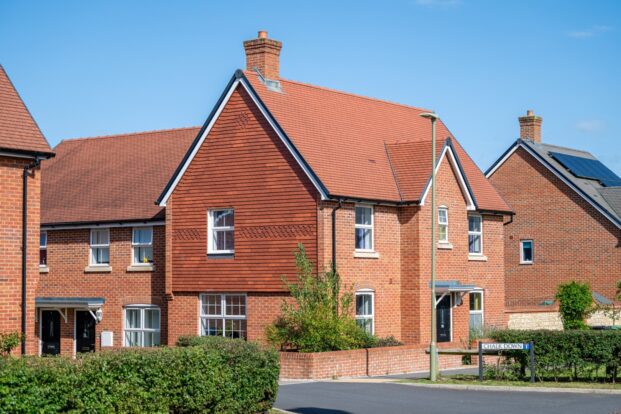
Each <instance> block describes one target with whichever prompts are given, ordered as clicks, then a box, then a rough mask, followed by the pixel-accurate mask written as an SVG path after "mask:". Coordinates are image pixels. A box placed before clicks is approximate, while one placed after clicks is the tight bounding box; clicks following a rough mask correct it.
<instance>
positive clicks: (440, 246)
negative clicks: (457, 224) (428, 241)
mask: <svg viewBox="0 0 621 414" xmlns="http://www.w3.org/2000/svg"><path fill="white" fill-rule="evenodd" d="M438 249H441V250H451V249H453V245H452V244H451V243H449V242H439V243H438Z"/></svg>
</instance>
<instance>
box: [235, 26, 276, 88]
mask: <svg viewBox="0 0 621 414" xmlns="http://www.w3.org/2000/svg"><path fill="white" fill-rule="evenodd" d="M281 48H282V42H279V41H278V40H273V39H268V37H267V31H265V30H261V31H259V36H258V37H257V38H256V39H252V40H246V41H245V42H244V49H246V70H255V69H258V70H259V72H261V75H263V77H264V78H266V79H270V80H276V81H277V80H278V78H279V75H280V49H281Z"/></svg>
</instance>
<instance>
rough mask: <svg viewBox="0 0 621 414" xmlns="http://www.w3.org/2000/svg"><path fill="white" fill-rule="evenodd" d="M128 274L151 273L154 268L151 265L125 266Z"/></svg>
mask: <svg viewBox="0 0 621 414" xmlns="http://www.w3.org/2000/svg"><path fill="white" fill-rule="evenodd" d="M127 271H128V272H153V271H155V266H154V265H152V264H134V265H129V266H127Z"/></svg>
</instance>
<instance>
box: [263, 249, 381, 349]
mask: <svg viewBox="0 0 621 414" xmlns="http://www.w3.org/2000/svg"><path fill="white" fill-rule="evenodd" d="M295 260H296V266H297V275H296V281H295V282H294V283H289V282H288V281H287V280H286V279H285V278H284V277H283V281H284V282H285V284H286V285H287V288H288V289H289V293H290V294H291V297H292V298H293V302H294V303H290V302H288V301H284V302H283V304H282V307H281V312H282V314H281V316H279V317H278V319H277V320H276V321H275V322H274V323H273V324H272V325H270V326H268V327H267V330H266V334H267V339H268V341H269V342H270V343H272V344H273V345H276V346H278V347H279V348H280V349H281V350H297V351H300V352H322V351H334V350H343V349H355V348H361V347H362V346H364V345H365V344H366V343H367V342H369V340H370V339H369V335H368V334H366V332H364V331H363V330H362V329H361V328H359V327H358V325H357V324H356V321H355V319H354V318H353V317H352V305H353V298H354V296H353V294H352V292H351V289H349V288H347V287H343V286H342V285H341V280H340V278H339V275H338V273H337V272H336V271H333V270H331V271H327V272H326V271H324V272H319V274H314V273H313V265H312V263H311V262H310V261H309V260H308V258H307V257H306V251H305V249H304V246H303V245H302V244H299V245H298V251H297V252H296V253H295Z"/></svg>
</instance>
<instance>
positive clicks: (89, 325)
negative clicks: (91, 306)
mask: <svg viewBox="0 0 621 414" xmlns="http://www.w3.org/2000/svg"><path fill="white" fill-rule="evenodd" d="M75 350H76V352H93V351H95V318H93V315H91V313H90V312H88V311H76V312H75Z"/></svg>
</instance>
